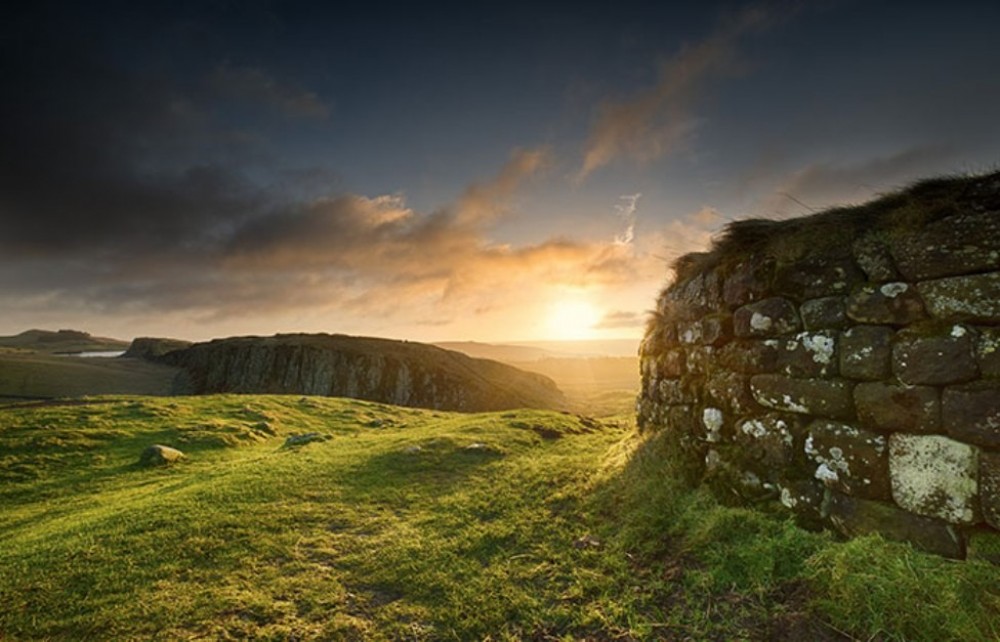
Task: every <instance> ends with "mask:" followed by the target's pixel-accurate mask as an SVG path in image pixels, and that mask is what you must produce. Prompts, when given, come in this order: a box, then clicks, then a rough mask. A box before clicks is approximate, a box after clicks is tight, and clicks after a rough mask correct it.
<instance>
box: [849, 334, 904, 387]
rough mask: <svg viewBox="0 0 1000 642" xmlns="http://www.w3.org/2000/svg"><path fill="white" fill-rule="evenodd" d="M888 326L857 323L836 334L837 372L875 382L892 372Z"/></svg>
mask: <svg viewBox="0 0 1000 642" xmlns="http://www.w3.org/2000/svg"><path fill="white" fill-rule="evenodd" d="M894 334H895V333H894V332H893V331H892V329H891V328H887V327H885V326H878V325H858V326H854V327H853V328H851V329H850V330H847V331H846V332H844V333H843V334H841V335H840V374H841V376H843V377H847V378H848V379H859V380H861V381H876V380H879V379H885V378H886V377H888V376H889V375H890V373H891V372H892V338H893V336H894Z"/></svg>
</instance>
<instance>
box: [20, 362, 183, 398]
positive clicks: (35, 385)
mask: <svg viewBox="0 0 1000 642" xmlns="http://www.w3.org/2000/svg"><path fill="white" fill-rule="evenodd" d="M178 372H179V370H178V369H177V368H173V367H170V366H164V365H159V364H155V363H150V362H148V361H143V360H141V359H112V358H107V357H69V356H52V355H48V354H40V353H30V352H27V353H26V352H14V351H2V350H0V399H2V398H3V397H14V398H36V399H49V398H54V397H79V396H83V395H101V394H133V395H166V394H170V391H171V387H172V385H173V381H174V378H175V377H176V376H177V373H178Z"/></svg>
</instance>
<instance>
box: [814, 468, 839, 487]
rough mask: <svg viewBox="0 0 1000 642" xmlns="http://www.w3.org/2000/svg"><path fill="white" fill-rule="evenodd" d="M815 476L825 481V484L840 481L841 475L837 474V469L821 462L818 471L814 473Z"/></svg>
mask: <svg viewBox="0 0 1000 642" xmlns="http://www.w3.org/2000/svg"><path fill="white" fill-rule="evenodd" d="M813 476H814V477H815V478H816V479H818V480H820V481H821V482H823V483H824V484H825V483H828V482H829V483H835V482H838V481H840V475H838V474H837V471H835V470H833V469H832V468H830V467H829V466H827V465H826V464H820V465H819V466H817V467H816V472H815V473H814V474H813Z"/></svg>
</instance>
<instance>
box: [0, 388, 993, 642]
mask: <svg viewBox="0 0 1000 642" xmlns="http://www.w3.org/2000/svg"><path fill="white" fill-rule="evenodd" d="M84 402H85V403H78V404H65V405H49V406H41V407H12V408H6V409H0V542H2V545H0V604H2V605H3V607H2V608H0V639H2V640H7V639H11V640H39V639H44V640H88V639H92V640H146V639H165V640H172V639H210V640H214V639H258V640H313V639H318V640H323V639H334V640H336V639H358V640H361V639H364V640H368V639H375V640H378V639H433V640H468V639H492V640H512V639H538V640H573V639H594V640H619V639H620V640H628V639H695V640H702V639H726V640H730V639H770V638H776V639H845V638H840V637H838V636H839V635H840V634H839V633H837V631H838V630H839V631H844V632H846V633H848V634H849V635H851V636H854V637H856V638H859V639H868V638H870V637H872V636H876V639H915V640H920V639H926V640H942V639H963V640H975V639H991V637H992V636H995V635H996V631H995V629H993V628H991V627H994V626H995V624H994V623H993V622H994V619H995V617H996V615H997V608H998V606H1000V605H998V599H1000V598H998V597H997V590H998V588H997V587H998V586H1000V571H998V569H997V568H996V567H992V566H987V565H984V564H982V563H965V564H955V563H950V562H945V561H943V560H940V559H937V558H932V557H929V556H926V555H921V554H918V553H915V552H913V551H912V550H911V549H909V548H908V547H905V546H900V545H895V544H887V543H885V542H883V541H882V540H880V539H878V538H864V539H861V540H856V541H854V542H851V543H849V544H846V545H845V544H840V543H836V542H834V541H832V540H831V539H830V538H829V537H828V536H826V535H819V534H814V533H808V532H805V531H802V530H799V529H797V528H795V527H794V526H793V525H792V524H791V523H790V522H788V521H787V520H785V519H784V518H783V517H782V516H780V515H769V514H764V513H759V512H750V511H746V510H743V509H734V508H729V507H725V506H720V505H719V504H717V503H715V502H714V500H712V499H711V498H710V497H709V496H708V495H707V494H704V493H701V492H697V491H691V490H690V489H689V488H688V487H687V486H686V485H685V484H684V483H683V480H682V476H681V475H680V474H678V473H677V472H676V471H674V470H673V469H672V468H671V466H670V464H669V461H670V458H669V455H670V445H669V444H668V443H667V442H666V441H665V439H664V437H663V436H662V435H654V436H651V437H642V438H640V437H637V436H635V434H634V432H633V430H632V428H631V426H630V424H629V423H628V422H627V421H626V420H625V418H624V417H617V418H609V419H607V420H606V421H603V422H594V421H592V420H588V419H581V418H580V417H577V416H575V415H570V414H563V413H556V412H544V411H529V410H524V411H514V412H502V413H487V414H456V413H443V412H434V411H429V410H418V409H410V408H398V407H392V406H384V405H379V404H374V403H369V402H362V401H353V400H342V399H326V398H298V397H292V396H286V397H281V396H212V397H191V398H184V397H178V398H145V397H110V398H95V399H88V400H84ZM305 432H318V433H321V434H322V435H324V436H326V437H327V438H326V439H325V440H323V441H316V442H313V443H309V444H306V445H303V446H299V447H283V443H284V440H285V438H286V436H288V435H290V434H292V433H305ZM152 443H162V444H166V445H172V446H175V447H178V448H180V449H181V450H183V451H184V452H185V453H186V454H187V459H186V460H185V461H183V462H182V463H180V464H178V465H174V466H170V467H166V468H156V469H144V468H140V467H138V466H137V465H136V464H135V462H136V461H137V460H138V457H139V453H140V452H141V451H142V449H143V448H144V447H145V446H146V445H149V444H152ZM907 613H910V615H907Z"/></svg>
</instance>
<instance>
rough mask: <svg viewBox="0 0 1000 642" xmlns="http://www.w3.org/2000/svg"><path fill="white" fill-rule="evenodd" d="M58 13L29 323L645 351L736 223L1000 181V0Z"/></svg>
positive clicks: (15, 182)
mask: <svg viewBox="0 0 1000 642" xmlns="http://www.w3.org/2000/svg"><path fill="white" fill-rule="evenodd" d="M339 4H340V3H319V2H265V1H254V0H247V1H245V2H231V1H224V0H215V1H213V0H202V1H199V2H184V1H178V2H163V3H160V2H141V3H137V2H87V3H78V2H74V3H65V2H63V3H58V2H56V3H54V2H44V1H40V2H33V3H30V6H26V7H21V8H14V9H10V8H8V9H5V10H4V13H5V16H4V20H3V21H2V23H0V81H2V82H3V84H4V85H5V87H4V93H3V100H0V334H16V333H18V332H21V331H23V330H26V329H28V328H45V329H57V328H73V329H79V330H85V331H88V332H91V333H92V334H95V335H98V336H113V337H118V338H126V339H128V338H132V337H136V336H167V337H178V338H185V339H191V340H205V339H209V338H213V337H223V336H232V335H243V334H258V335H269V334H274V333H277V332H330V333H346V334H355V335H368V336H385V337H392V338H400V339H409V340H416V341H443V340H475V341H493V342H502V341H526V340H557V339H611V338H636V337H639V336H640V335H641V332H642V328H643V324H644V322H645V319H646V316H647V314H648V312H647V311H648V310H650V309H651V308H653V306H654V302H655V299H656V296H657V294H658V292H659V290H660V289H661V288H662V287H663V286H664V285H665V284H666V283H667V282H668V279H669V278H670V271H669V264H670V262H671V261H672V259H674V258H676V257H677V256H679V255H681V254H684V253H687V252H691V251H699V250H703V249H705V248H706V247H707V245H708V244H709V242H710V240H711V238H712V235H713V234H715V233H717V232H718V231H719V230H720V229H721V228H722V226H724V225H725V224H726V223H728V222H730V221H733V220H738V219H744V218H750V217H769V218H787V217H791V216H800V215H805V214H809V213H811V212H814V211H816V210H819V209H822V208H825V207H829V206H832V205H839V204H847V203H856V202H863V201H865V200H867V199H869V198H871V197H873V196H875V195H878V194H881V193H885V192H888V191H892V190H894V189H897V188H899V187H902V186H905V185H907V184H909V183H910V182H912V181H914V180H916V179H919V178H924V177H929V176H935V175H940V174H957V173H970V172H971V173H977V172H984V171H990V170H995V169H996V168H997V160H998V151H1000V124H998V119H997V114H1000V74H998V73H997V69H1000V47H998V46H997V45H996V37H995V28H996V25H997V24H1000V4H998V3H996V2H993V1H982V2H976V1H963V0H955V1H953V2H888V1H886V2H877V1H865V2H862V1H860V0H839V1H838V0H826V1H824V0H818V1H813V2H801V3H791V2H749V3H746V2H744V3H740V2H699V3H675V2H630V1H628V0H618V1H616V2H602V3H587V2H565V3H546V2H532V3H519V2H505V3H471V2H462V3H453V2H438V3H407V4H405V5H402V6H398V7H397V6H394V5H393V4H392V3H390V4H384V3H351V4H352V5H358V6H352V7H350V8H345V7H343V6H338V5H339Z"/></svg>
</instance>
